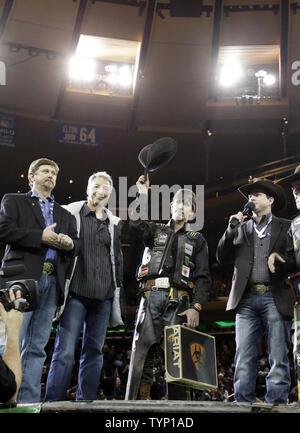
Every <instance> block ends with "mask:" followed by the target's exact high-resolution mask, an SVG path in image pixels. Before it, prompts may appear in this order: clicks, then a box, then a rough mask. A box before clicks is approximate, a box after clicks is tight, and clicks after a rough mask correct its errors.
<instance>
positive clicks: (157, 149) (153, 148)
mask: <svg viewBox="0 0 300 433" xmlns="http://www.w3.org/2000/svg"><path fill="white" fill-rule="evenodd" d="M176 152H177V142H176V141H175V140H174V139H173V138H171V137H162V138H159V139H157V140H155V141H154V142H153V143H151V144H148V145H147V146H145V147H143V149H142V150H141V151H140V153H139V156H138V159H139V161H140V163H141V164H142V166H143V167H144V168H145V172H146V173H147V172H152V171H155V170H157V169H158V168H160V167H162V166H163V165H165V164H167V163H168V162H169V161H170V160H171V159H172V158H173V156H174V155H175V153H176Z"/></svg>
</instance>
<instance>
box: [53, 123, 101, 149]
mask: <svg viewBox="0 0 300 433" xmlns="http://www.w3.org/2000/svg"><path fill="white" fill-rule="evenodd" d="M55 141H56V143H58V144H76V145H81V146H99V147H100V146H102V145H103V130H102V129H101V128H99V127H97V126H90V125H89V126H83V125H74V124H72V125H71V124H65V123H63V124H59V125H57V126H56V128H55Z"/></svg>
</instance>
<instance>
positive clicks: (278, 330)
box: [217, 179, 294, 404]
mask: <svg viewBox="0 0 300 433" xmlns="http://www.w3.org/2000/svg"><path fill="white" fill-rule="evenodd" d="M239 191H240V192H241V193H242V194H243V195H245V196H246V197H248V199H249V201H252V202H253V203H254V204H255V208H254V211H253V217H252V218H251V219H250V220H248V221H247V222H245V219H246V217H245V216H244V215H243V214H242V212H239V213H238V214H236V215H233V216H231V217H230V220H229V225H228V228H227V230H226V231H225V233H224V235H223V236H222V238H221V239H220V241H219V244H218V247H217V260H218V261H219V263H222V264H226V263H230V262H231V263H234V272H233V277H232V286H231V291H230V295H229V299H228V303H227V310H235V311H236V355H235V373H234V395H235V400H236V401H238V402H250V403H253V402H255V401H256V395H255V387H256V373H257V359H258V356H259V355H260V353H261V343H262V338H263V337H266V341H267V344H268V350H269V364H270V371H269V373H268V375H267V377H266V395H265V400H266V402H267V403H273V404H286V403H287V401H288V394H289V391H290V367H289V358H288V352H289V345H290V327H291V317H292V315H293V304H294V302H293V297H292V293H291V290H290V288H289V286H288V284H286V282H285V281H284V280H283V279H279V278H276V277H274V276H273V275H272V274H271V273H270V271H269V269H268V257H269V255H270V254H271V253H272V251H282V252H283V251H284V250H285V244H286V234H287V231H288V229H289V227H290V221H288V220H286V219H283V218H277V217H276V216H275V215H273V213H272V212H276V211H278V210H280V209H282V208H283V207H284V206H285V194H284V190H283V189H282V188H281V187H280V186H279V185H276V184H274V183H273V182H271V181H269V180H259V179H258V180H254V181H253V183H249V184H247V185H244V186H242V187H240V188H239ZM233 218H236V219H237V220H238V221H239V224H238V226H237V227H236V228H234V229H232V228H231V227H230V223H231V222H232V219H233Z"/></svg>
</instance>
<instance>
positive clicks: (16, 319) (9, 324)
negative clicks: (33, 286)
mask: <svg viewBox="0 0 300 433" xmlns="http://www.w3.org/2000/svg"><path fill="white" fill-rule="evenodd" d="M9 297H10V300H11V302H13V301H14V300H15V299H18V298H20V297H21V292H20V290H18V291H17V294H16V296H15V294H14V291H13V290H12V289H10V290H9ZM0 315H1V318H2V320H3V322H4V324H5V330H6V334H7V335H8V336H9V337H11V338H17V339H18V336H19V331H20V328H21V324H22V319H23V314H22V313H21V311H18V310H15V309H11V310H10V311H6V310H5V308H4V306H3V305H2V304H1V303H0Z"/></svg>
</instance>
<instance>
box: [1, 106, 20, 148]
mask: <svg viewBox="0 0 300 433" xmlns="http://www.w3.org/2000/svg"><path fill="white" fill-rule="evenodd" d="M16 133H17V117H16V116H13V115H11V114H5V113H0V146H5V147H15V145H16Z"/></svg>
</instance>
